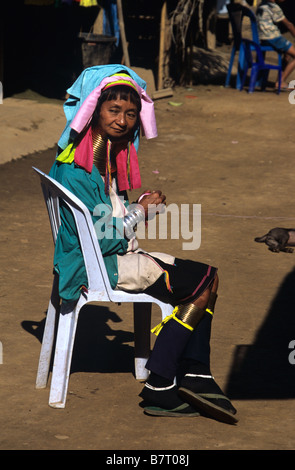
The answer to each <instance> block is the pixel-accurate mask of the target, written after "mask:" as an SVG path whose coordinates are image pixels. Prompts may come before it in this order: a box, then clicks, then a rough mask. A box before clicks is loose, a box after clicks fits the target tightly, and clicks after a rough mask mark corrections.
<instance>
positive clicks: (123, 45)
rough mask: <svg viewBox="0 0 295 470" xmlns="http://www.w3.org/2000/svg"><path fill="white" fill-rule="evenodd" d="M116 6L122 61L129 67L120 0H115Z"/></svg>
mask: <svg viewBox="0 0 295 470" xmlns="http://www.w3.org/2000/svg"><path fill="white" fill-rule="evenodd" d="M117 8H118V20H119V27H120V35H121V41H122V48H123V55H124V61H125V65H126V66H127V67H130V60H129V53H128V46H127V41H126V35H125V26H124V16H123V8H122V2H121V0H117Z"/></svg>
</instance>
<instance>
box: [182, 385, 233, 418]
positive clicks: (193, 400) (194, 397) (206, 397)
mask: <svg viewBox="0 0 295 470" xmlns="http://www.w3.org/2000/svg"><path fill="white" fill-rule="evenodd" d="M178 392H179V395H180V396H181V398H183V399H184V400H186V401H187V402H188V403H190V404H191V405H192V406H193V407H195V408H197V409H199V410H200V411H203V412H204V413H206V414H207V415H209V416H211V417H212V418H215V419H217V420H218V421H223V422H224V423H228V424H236V423H237V422H238V419H237V418H235V416H234V415H233V413H232V412H231V411H227V410H226V409H225V408H222V407H221V406H219V405H216V404H214V402H213V401H210V400H227V401H228V402H230V400H229V399H228V398H227V397H225V396H224V395H220V394H216V393H199V394H196V393H194V392H192V391H191V390H188V389H186V388H183V387H180V389H179V390H178Z"/></svg>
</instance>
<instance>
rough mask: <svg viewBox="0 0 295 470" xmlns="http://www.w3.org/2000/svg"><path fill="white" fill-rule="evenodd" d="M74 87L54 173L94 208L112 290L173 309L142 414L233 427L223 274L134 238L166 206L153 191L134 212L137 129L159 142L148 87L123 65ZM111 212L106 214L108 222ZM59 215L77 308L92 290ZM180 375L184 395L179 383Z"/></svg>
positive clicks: (60, 267)
mask: <svg viewBox="0 0 295 470" xmlns="http://www.w3.org/2000/svg"><path fill="white" fill-rule="evenodd" d="M89 81H91V85H89ZM77 82H78V83H76V84H74V86H73V87H72V89H70V90H69V93H70V98H69V100H68V102H67V103H66V105H65V110H66V115H67V117H68V123H67V126H66V129H65V131H64V133H63V135H62V138H61V140H60V142H59V147H60V149H59V153H58V156H57V159H56V162H55V163H54V165H53V167H52V169H51V172H50V174H51V176H52V177H53V178H55V179H57V180H58V181H59V182H60V183H61V184H63V185H64V186H65V187H67V188H68V189H70V190H71V191H72V192H73V193H74V194H76V195H77V196H78V197H79V198H80V199H81V200H82V201H83V202H84V204H85V205H86V206H87V207H88V209H89V211H90V213H91V215H92V218H93V223H94V225H95V229H96V233H97V235H98V241H99V244H100V247H101V250H102V254H103V257H104V260H105V264H106V268H107V272H108V275H109V278H110V282H111V285H112V287H113V288H115V289H122V290H126V291H135V292H146V293H148V294H150V295H152V296H154V297H156V298H159V299H161V300H163V301H165V302H168V303H171V304H172V305H173V306H174V307H175V309H174V312H173V314H172V316H171V318H169V319H167V320H166V321H165V322H164V324H161V325H160V326H159V328H157V329H156V334H157V340H156V343H155V346H154V349H153V352H152V354H151V356H150V358H149V360H148V363H147V366H146V367H147V369H148V370H149V371H150V376H149V379H148V381H147V383H146V384H145V386H144V389H143V391H142V392H141V397H142V398H143V399H144V402H145V404H146V406H145V412H146V413H148V414H152V415H161V416H179V415H185V416H197V415H199V412H198V410H202V409H203V410H204V411H206V412H207V413H209V414H210V415H211V416H213V417H215V418H217V419H220V420H223V421H225V422H229V423H235V422H236V421H237V420H236V418H235V417H234V414H235V412H236V410H235V409H234V407H233V406H232V405H231V403H230V402H229V400H228V399H227V398H226V397H225V396H224V394H223V393H222V391H221V390H220V388H219V387H218V385H217V384H216V383H215V381H214V379H213V377H212V375H211V372H210V357H209V356H210V345H209V341H210V330H211V321H212V316H213V311H214V304H215V301H216V297H217V287H218V277H217V269H216V268H214V267H212V266H207V265H204V264H202V263H197V262H193V261H189V260H181V259H175V258H174V257H173V256H170V255H167V254H163V253H147V252H145V251H143V250H141V249H140V248H139V246H138V242H137V240H136V238H135V235H134V231H133V229H134V226H135V225H136V224H138V223H140V222H141V221H144V220H146V219H147V217H148V206H149V205H151V204H153V205H156V206H159V205H161V204H164V203H165V199H166V198H165V196H164V195H163V194H162V193H161V191H148V192H145V193H143V194H142V195H141V196H140V198H139V200H138V201H137V202H136V203H135V204H133V205H132V206H131V207H128V204H129V203H128V200H127V195H126V190H127V189H133V188H139V187H140V186H141V179H140V172H139V167H138V160H137V153H136V150H137V148H138V139H139V130H140V128H141V130H142V131H143V133H144V135H145V136H146V137H147V138H152V137H155V136H156V135H157V130H156V124H155V115H154V109H153V103H152V101H151V100H150V98H149V97H148V96H147V94H146V92H145V90H144V87H145V84H144V82H143V81H142V80H141V79H140V77H138V76H137V75H136V74H135V73H134V72H133V71H132V70H130V69H128V68H127V67H122V66H101V67H91V68H90V69H86V71H84V72H83V74H82V77H80V78H79V79H78V81H77ZM84 88H87V92H86V93H85V90H84ZM77 90H78V91H79V92H78V93H77ZM73 91H74V92H75V93H76V95H73ZM67 106H68V108H67ZM73 110H74V111H73ZM139 202H140V204H139ZM106 208H110V213H109V214H107V216H106V215H105V214H106V212H107V211H106ZM61 217H62V225H61V228H60V230H59V233H58V237H57V242H56V249H55V256H54V268H55V270H56V271H57V272H58V273H59V278H60V284H59V290H60V296H61V298H62V299H63V301H64V302H68V301H76V300H78V298H79V295H80V292H81V289H83V288H85V287H86V288H87V285H86V282H87V281H86V273H85V268H84V263H83V258H82V255H81V251H80V247H79V244H78V240H77V236H76V231H75V224H74V221H73V218H72V216H71V214H70V212H69V211H68V210H67V208H66V207H62V208H61ZM197 325H198V327H197V328H196V326H197ZM180 371H181V372H180ZM179 373H181V381H180V387H179V388H178V387H177V385H176V384H175V380H174V379H175V377H176V376H178V375H179ZM212 394H214V396H212ZM181 396H182V398H181Z"/></svg>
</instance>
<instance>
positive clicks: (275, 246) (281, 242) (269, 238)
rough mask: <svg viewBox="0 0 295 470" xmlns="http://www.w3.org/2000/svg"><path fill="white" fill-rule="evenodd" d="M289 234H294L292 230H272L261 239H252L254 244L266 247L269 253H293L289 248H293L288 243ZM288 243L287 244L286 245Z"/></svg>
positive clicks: (277, 228) (291, 244) (294, 230)
mask: <svg viewBox="0 0 295 470" xmlns="http://www.w3.org/2000/svg"><path fill="white" fill-rule="evenodd" d="M290 232H295V229H294V228H279V227H276V228H273V229H271V230H270V231H269V232H268V233H266V234H265V235H263V236H262V237H256V238H254V241H255V242H258V243H264V242H265V244H266V245H267V246H268V249H269V250H270V251H273V252H274V253H279V252H280V251H284V252H286V253H293V251H294V250H293V249H292V248H289V247H290V246H295V245H294V244H293V243H290V242H289V238H290ZM288 242H289V243H288Z"/></svg>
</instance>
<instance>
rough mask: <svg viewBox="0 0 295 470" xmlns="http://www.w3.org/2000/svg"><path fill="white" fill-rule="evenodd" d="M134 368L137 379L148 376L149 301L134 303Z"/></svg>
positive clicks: (150, 306) (150, 309)
mask: <svg viewBox="0 0 295 470" xmlns="http://www.w3.org/2000/svg"><path fill="white" fill-rule="evenodd" d="M133 312H134V320H133V321H134V368H135V378H136V379H137V380H146V379H147V378H148V376H149V372H148V370H147V369H146V368H145V365H146V362H147V360H148V358H149V355H150V350H151V345H150V335H151V333H150V330H151V314H152V304H151V303H137V302H136V303H134V304H133Z"/></svg>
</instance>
